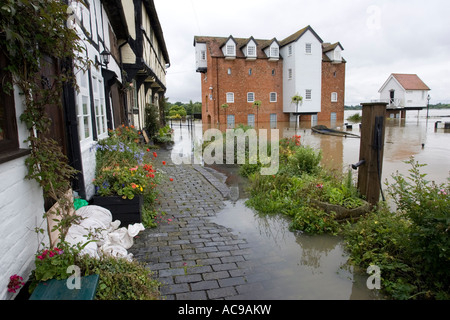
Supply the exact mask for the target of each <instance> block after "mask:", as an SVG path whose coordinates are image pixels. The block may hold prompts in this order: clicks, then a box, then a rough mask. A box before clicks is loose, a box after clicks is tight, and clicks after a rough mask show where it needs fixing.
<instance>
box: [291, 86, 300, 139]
mask: <svg viewBox="0 0 450 320" xmlns="http://www.w3.org/2000/svg"><path fill="white" fill-rule="evenodd" d="M291 102H293V103H295V105H296V107H295V113H296V115H295V134H297V120H298V118H297V113H298V105H299V104H300V105H302V103H303V97H302V96H300V95H299V94H298V93H297V94H296V95H295V96H293V97H292V98H291Z"/></svg>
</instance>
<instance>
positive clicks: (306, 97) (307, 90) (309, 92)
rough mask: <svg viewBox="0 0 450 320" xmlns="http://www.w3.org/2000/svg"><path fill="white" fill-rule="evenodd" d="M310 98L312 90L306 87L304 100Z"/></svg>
mask: <svg viewBox="0 0 450 320" xmlns="http://www.w3.org/2000/svg"><path fill="white" fill-rule="evenodd" d="M311 99H312V90H311V89H306V90H305V100H311Z"/></svg>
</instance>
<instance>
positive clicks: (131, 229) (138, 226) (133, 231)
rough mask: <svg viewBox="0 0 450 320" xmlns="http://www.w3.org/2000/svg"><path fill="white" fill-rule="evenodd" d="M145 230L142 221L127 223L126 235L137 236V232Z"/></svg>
mask: <svg viewBox="0 0 450 320" xmlns="http://www.w3.org/2000/svg"><path fill="white" fill-rule="evenodd" d="M143 230H145V227H144V225H143V224H142V223H135V224H130V225H128V235H129V236H130V237H132V238H134V237H135V236H137V235H138V234H139V232H141V231H143Z"/></svg>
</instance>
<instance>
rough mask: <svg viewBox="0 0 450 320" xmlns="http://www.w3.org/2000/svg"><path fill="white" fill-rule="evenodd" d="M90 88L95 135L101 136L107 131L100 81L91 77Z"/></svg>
mask: <svg viewBox="0 0 450 320" xmlns="http://www.w3.org/2000/svg"><path fill="white" fill-rule="evenodd" d="M92 86H93V88H94V110H95V125H96V128H97V135H98V136H101V135H105V134H106V132H107V130H108V122H107V118H106V107H105V90H104V87H103V81H102V79H100V78H97V77H93V78H92Z"/></svg>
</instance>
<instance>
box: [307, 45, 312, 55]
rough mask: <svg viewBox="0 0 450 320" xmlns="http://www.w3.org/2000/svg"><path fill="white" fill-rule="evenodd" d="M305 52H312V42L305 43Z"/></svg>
mask: <svg viewBox="0 0 450 320" xmlns="http://www.w3.org/2000/svg"><path fill="white" fill-rule="evenodd" d="M305 53H306V54H311V53H312V44H311V43H305Z"/></svg>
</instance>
